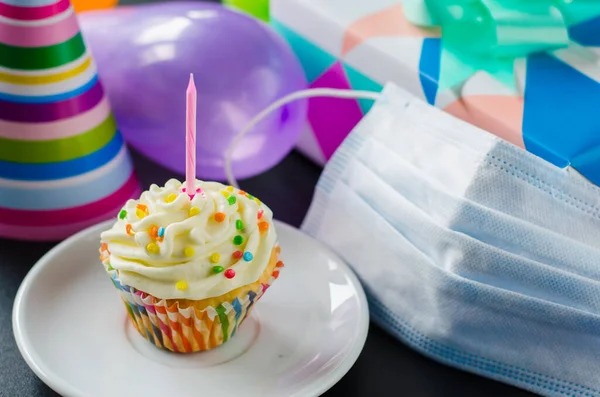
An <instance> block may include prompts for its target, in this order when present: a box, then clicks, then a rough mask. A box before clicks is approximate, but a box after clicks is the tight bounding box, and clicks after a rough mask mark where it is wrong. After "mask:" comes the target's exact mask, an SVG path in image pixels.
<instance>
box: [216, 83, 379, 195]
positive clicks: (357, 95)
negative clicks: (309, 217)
mask: <svg viewBox="0 0 600 397" xmlns="http://www.w3.org/2000/svg"><path fill="white" fill-rule="evenodd" d="M315 97H333V98H343V99H371V100H373V101H376V100H378V99H379V98H381V94H380V93H379V92H373V91H358V90H343V89H336V88H310V89H307V90H302V91H296V92H293V93H291V94H288V95H286V96H284V97H283V98H280V99H278V100H276V101H275V102H273V103H272V104H271V105H270V106H269V107H267V108H266V109H264V110H263V111H262V112H260V113H259V114H257V115H256V116H255V117H254V118H253V119H252V120H250V122H249V123H248V124H247V125H246V127H245V128H244V129H243V130H242V131H241V132H240V133H239V134H237V135H236V136H235V137H234V138H233V140H232V141H231V144H230V145H229V147H228V148H227V151H225V175H227V182H228V183H229V184H230V185H231V186H234V187H236V188H239V186H238V183H237V180H236V179H235V176H234V175H233V172H232V170H231V159H232V157H233V151H234V150H235V148H236V147H237V145H238V144H239V143H240V142H241V141H242V139H243V138H244V136H245V135H246V134H247V133H248V132H250V131H251V130H252V128H254V127H255V126H256V124H258V123H260V122H261V121H262V120H263V119H264V118H265V117H267V116H268V115H269V114H271V113H272V112H274V111H275V110H277V109H279V108H280V107H282V106H285V105H287V104H288V103H290V102H293V101H295V100H297V99H306V98H315Z"/></svg>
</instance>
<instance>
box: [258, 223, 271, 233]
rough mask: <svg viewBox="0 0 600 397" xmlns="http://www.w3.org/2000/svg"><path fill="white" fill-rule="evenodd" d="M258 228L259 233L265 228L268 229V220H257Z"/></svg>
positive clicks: (264, 230)
mask: <svg viewBox="0 0 600 397" xmlns="http://www.w3.org/2000/svg"><path fill="white" fill-rule="evenodd" d="M258 230H260V232H261V233H262V232H266V231H267V230H269V223H268V222H259V223H258Z"/></svg>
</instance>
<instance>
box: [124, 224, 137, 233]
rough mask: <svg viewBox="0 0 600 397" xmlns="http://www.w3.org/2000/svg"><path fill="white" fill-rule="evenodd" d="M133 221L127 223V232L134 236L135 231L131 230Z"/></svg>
mask: <svg viewBox="0 0 600 397" xmlns="http://www.w3.org/2000/svg"><path fill="white" fill-rule="evenodd" d="M131 228H132V226H131V223H128V224H126V225H125V232H127V234H129V235H130V236H133V235H134V234H135V233H134V232H132V231H131Z"/></svg>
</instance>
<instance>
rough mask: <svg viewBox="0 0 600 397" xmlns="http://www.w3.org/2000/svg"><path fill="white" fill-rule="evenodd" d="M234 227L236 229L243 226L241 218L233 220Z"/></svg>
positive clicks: (240, 228)
mask: <svg viewBox="0 0 600 397" xmlns="http://www.w3.org/2000/svg"><path fill="white" fill-rule="evenodd" d="M235 228H236V229H237V230H242V229H243V228H244V222H242V220H241V219H238V220H237V221H235Z"/></svg>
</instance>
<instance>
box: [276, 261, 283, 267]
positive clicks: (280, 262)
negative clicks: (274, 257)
mask: <svg viewBox="0 0 600 397" xmlns="http://www.w3.org/2000/svg"><path fill="white" fill-rule="evenodd" d="M284 266H285V265H284V264H283V262H282V261H278V262H277V263H276V264H275V267H284Z"/></svg>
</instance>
